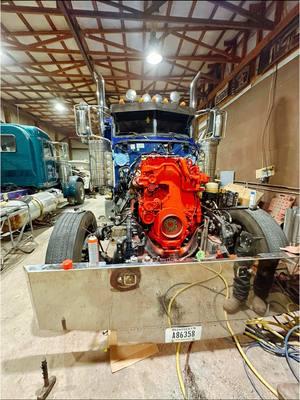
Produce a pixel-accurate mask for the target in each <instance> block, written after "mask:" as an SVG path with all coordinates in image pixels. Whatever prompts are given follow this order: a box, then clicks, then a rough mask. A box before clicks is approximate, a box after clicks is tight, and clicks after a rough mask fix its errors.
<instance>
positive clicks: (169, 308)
mask: <svg viewBox="0 0 300 400" xmlns="http://www.w3.org/2000/svg"><path fill="white" fill-rule="evenodd" d="M211 271H213V272H214V273H215V274H221V272H222V266H221V268H220V271H219V272H216V271H214V270H213V269H211ZM216 277H217V275H216V276H211V277H210V278H207V279H202V280H200V281H196V282H193V283H190V284H189V285H187V286H184V287H183V288H182V289H179V290H178V291H177V292H176V293H175V295H174V296H173V297H172V298H171V299H170V301H169V304H168V312H167V315H168V322H169V326H170V327H171V326H172V320H171V309H172V305H173V303H174V301H175V299H176V297H177V296H179V295H180V294H181V293H183V292H184V291H186V290H187V289H190V288H191V287H193V286H197V285H199V284H202V283H204V282H208V281H211V280H212V279H215V278H216ZM180 349H181V343H176V371H177V377H178V381H179V386H180V390H181V393H182V396H183V398H184V399H185V400H186V399H187V394H186V389H185V385H184V381H183V378H182V373H181V369H180Z"/></svg>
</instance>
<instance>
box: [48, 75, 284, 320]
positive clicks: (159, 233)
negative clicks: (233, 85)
mask: <svg viewBox="0 0 300 400" xmlns="http://www.w3.org/2000/svg"><path fill="white" fill-rule="evenodd" d="M199 78H201V74H200V73H198V74H197V76H196V77H195V78H194V80H193V81H192V83H191V85H190V103H189V106H185V104H183V103H180V104H179V102H178V101H172V100H171V101H168V100H166V99H164V101H163V102H161V101H160V100H161V99H160V96H158V95H157V96H154V97H153V98H151V97H150V96H149V95H148V94H147V95H144V96H143V97H142V98H140V99H137V98H136V95H135V93H134V91H130V92H129V93H128V94H127V100H128V101H127V102H125V101H121V102H120V103H119V104H113V105H112V106H111V108H110V109H109V108H108V107H107V106H106V102H105V87H104V80H103V78H102V77H99V76H98V75H95V80H96V83H97V97H98V105H97V106H95V105H92V106H90V105H87V104H84V103H83V104H78V105H77V106H76V107H75V121H76V130H77V134H78V135H79V136H80V137H81V138H82V140H83V141H84V142H85V143H87V144H88V146H89V150H90V156H91V173H92V176H93V174H96V175H97V176H98V178H99V185H100V186H101V187H102V189H103V193H105V196H106V199H105V218H102V222H101V223H98V222H97V219H96V217H95V215H94V214H93V213H92V212H90V211H84V210H78V211H75V212H70V213H65V214H63V215H62V216H61V217H60V219H59V220H58V221H57V223H56V225H55V227H54V230H53V233H52V235H51V238H50V241H49V245H48V249H47V254H46V260H45V262H46V264H47V265H48V264H49V265H51V264H52V265H53V264H56V265H59V264H60V263H62V262H63V261H64V260H65V259H71V260H72V261H73V262H74V263H76V262H77V263H81V262H86V263H88V261H89V259H88V239H89V237H90V236H91V235H93V236H96V238H97V240H98V243H99V260H100V263H102V264H101V265H105V266H107V267H108V268H109V274H110V285H111V287H112V288H114V289H115V290H117V291H120V292H125V291H132V292H133V291H134V290H137V289H138V288H139V286H140V284H141V281H142V280H143V273H142V271H143V268H142V267H144V266H145V265H150V266H151V265H156V266H157V265H159V266H160V267H164V266H166V268H167V267H168V265H170V263H171V264H172V265H173V264H174V263H175V265H183V264H186V263H193V262H199V261H201V260H206V259H207V257H208V259H209V260H212V259H214V260H217V259H220V258H221V259H222V260H224V259H225V258H226V259H228V258H229V259H231V258H234V257H238V258H243V257H244V258H245V257H246V258H247V257H248V258H249V257H250V258H251V257H255V256H257V255H259V254H270V253H272V252H279V249H280V247H283V246H285V245H286V244H287V240H286V238H285V235H284V233H283V232H282V230H281V228H280V226H279V225H278V224H277V223H276V222H275V221H274V220H273V219H272V217H271V216H270V215H269V214H267V213H266V212H265V211H264V210H262V209H260V208H258V207H254V208H251V209H250V208H247V207H240V206H239V205H238V204H237V203H236V202H235V203H233V204H231V203H230V204H229V203H228V202H227V201H226V196H225V198H224V194H222V193H220V192H219V191H218V189H217V190H216V185H217V184H214V178H215V166H216V155H217V147H218V143H219V141H220V140H222V137H223V135H224V130H225V125H226V113H225V112H223V111H220V110H219V109H217V108H213V109H205V110H197V103H198V102H197V96H196V85H197V81H198V80H199ZM177 97H178V96H177V95H176V94H174V95H173V96H171V99H172V98H173V99H176V98H177ZM203 121H204V122H203ZM229 134H230V133H229ZM212 183H213V185H212ZM267 258H268V257H267ZM277 263H278V261H277V260H276V259H271V260H270V259H268V260H267V259H261V260H259V261H258V262H257V268H256V274H255V279H254V294H255V295H254V300H253V307H254V309H255V311H256V312H257V313H260V314H263V313H264V312H265V310H266V303H265V300H266V298H267V296H268V294H269V291H270V288H271V286H272V281H273V275H274V272H275V269H276V266H277ZM251 264H253V262H251V261H249V260H248V261H244V262H243V261H239V262H235V265H234V271H235V276H234V281H233V295H232V297H231V299H229V300H227V302H225V308H226V309H227V311H229V312H236V311H237V310H238V308H239V307H240V306H241V304H243V303H244V302H245V301H246V299H247V297H248V294H249V291H250V277H251V274H250V272H249V266H250V265H251ZM87 265H88V264H87ZM140 267H141V268H140ZM174 271H175V270H174ZM75 325H76V324H75Z"/></svg>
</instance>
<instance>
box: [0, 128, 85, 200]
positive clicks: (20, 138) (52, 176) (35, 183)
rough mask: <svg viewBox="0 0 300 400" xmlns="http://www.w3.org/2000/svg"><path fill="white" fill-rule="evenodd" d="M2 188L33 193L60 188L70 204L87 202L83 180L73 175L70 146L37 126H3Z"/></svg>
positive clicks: (1, 129)
mask: <svg viewBox="0 0 300 400" xmlns="http://www.w3.org/2000/svg"><path fill="white" fill-rule="evenodd" d="M0 133H1V186H2V188H4V190H5V191H6V190H10V189H11V188H16V187H17V188H28V189H29V190H30V191H31V192H35V191H39V190H47V189H50V188H55V187H56V188H60V189H62V191H63V194H64V196H65V197H67V198H68V199H69V201H70V202H76V203H77V204H81V203H83V201H84V189H83V190H82V188H81V186H83V182H82V179H81V178H80V177H78V176H73V175H72V169H71V165H70V164H69V160H68V151H67V144H66V143H60V142H53V141H51V138H50V137H49V135H48V134H47V133H46V132H44V131H42V130H41V129H40V128H38V127H36V126H28V125H19V124H9V123H7V124H6V123H5V124H1V125H0Z"/></svg>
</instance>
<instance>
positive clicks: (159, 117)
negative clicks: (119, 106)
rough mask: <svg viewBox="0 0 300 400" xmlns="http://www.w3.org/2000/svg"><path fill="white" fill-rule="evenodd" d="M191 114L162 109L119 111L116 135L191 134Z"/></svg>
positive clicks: (116, 121)
mask: <svg viewBox="0 0 300 400" xmlns="http://www.w3.org/2000/svg"><path fill="white" fill-rule="evenodd" d="M190 121H191V116H190V115H186V114H179V113H173V112H167V111H161V110H143V111H134V112H133V111H131V112H119V113H116V114H115V126H116V135H117V136H121V135H139V134H147V135H159V134H174V133H175V134H181V135H189V126H190Z"/></svg>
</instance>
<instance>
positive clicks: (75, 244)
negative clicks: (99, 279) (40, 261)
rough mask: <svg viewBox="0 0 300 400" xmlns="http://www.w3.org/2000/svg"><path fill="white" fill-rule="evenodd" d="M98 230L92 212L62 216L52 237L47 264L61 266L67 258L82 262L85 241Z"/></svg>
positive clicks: (68, 213)
mask: <svg viewBox="0 0 300 400" xmlns="http://www.w3.org/2000/svg"><path fill="white" fill-rule="evenodd" d="M96 229H97V221H96V217H95V215H94V214H93V213H92V212H91V211H80V212H66V213H64V214H62V215H61V217H60V218H59V219H58V220H57V222H56V224H55V225H54V229H53V231H52V234H51V236H50V239H49V243H48V247H47V253H46V259H45V263H46V264H59V263H61V262H63V261H64V260H66V259H67V258H70V259H71V260H73V261H74V262H81V261H82V259H83V248H84V243H85V239H86V237H87V236H88V235H89V234H91V233H94V232H95V231H96Z"/></svg>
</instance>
